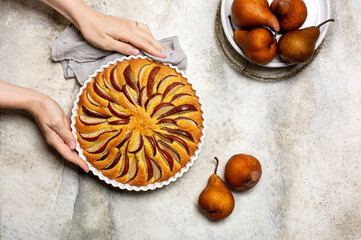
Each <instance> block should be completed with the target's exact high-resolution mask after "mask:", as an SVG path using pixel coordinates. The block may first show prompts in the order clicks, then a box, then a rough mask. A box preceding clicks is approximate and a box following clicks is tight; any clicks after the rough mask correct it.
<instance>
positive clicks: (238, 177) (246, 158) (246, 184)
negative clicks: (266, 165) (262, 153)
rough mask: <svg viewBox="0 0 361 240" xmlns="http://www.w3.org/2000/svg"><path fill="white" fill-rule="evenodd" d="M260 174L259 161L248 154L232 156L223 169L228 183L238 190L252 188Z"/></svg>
mask: <svg viewBox="0 0 361 240" xmlns="http://www.w3.org/2000/svg"><path fill="white" fill-rule="evenodd" d="M261 175H262V167H261V164H260V162H259V161H258V160H257V158H255V157H253V156H251V155H248V154H236V155H234V156H232V157H231V158H230V159H229V160H228V162H227V164H226V167H225V169H224V178H225V180H226V182H227V183H228V185H229V186H231V187H233V188H234V189H236V190H240V191H245V190H248V189H251V188H253V187H254V186H255V185H256V184H257V183H258V182H259V180H260V179H261Z"/></svg>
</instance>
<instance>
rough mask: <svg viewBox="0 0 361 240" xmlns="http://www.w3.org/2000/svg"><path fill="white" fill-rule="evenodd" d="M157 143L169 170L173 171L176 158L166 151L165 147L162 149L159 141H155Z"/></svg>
mask: <svg viewBox="0 0 361 240" xmlns="http://www.w3.org/2000/svg"><path fill="white" fill-rule="evenodd" d="M155 145H156V147H157V149H158V151H159V153H160V155H161V156H162V158H163V160H164V162H165V163H166V164H167V165H168V167H169V170H170V171H173V166H174V160H173V158H172V155H170V154H169V153H168V152H167V151H165V150H164V149H162V148H161V147H160V146H159V144H158V142H157V141H155Z"/></svg>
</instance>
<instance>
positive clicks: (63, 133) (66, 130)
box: [49, 116, 76, 150]
mask: <svg viewBox="0 0 361 240" xmlns="http://www.w3.org/2000/svg"><path fill="white" fill-rule="evenodd" d="M64 118H66V119H67V117H66V116H64ZM66 119H64V124H62V123H61V122H59V123H57V124H52V125H51V126H49V127H50V128H51V129H52V130H53V131H54V132H55V133H57V134H58V135H59V136H60V138H61V139H62V140H63V141H64V142H65V143H66V145H68V147H69V148H70V149H71V150H74V149H75V148H76V143H75V138H74V135H73V133H72V132H71V131H70V122H69V120H66Z"/></svg>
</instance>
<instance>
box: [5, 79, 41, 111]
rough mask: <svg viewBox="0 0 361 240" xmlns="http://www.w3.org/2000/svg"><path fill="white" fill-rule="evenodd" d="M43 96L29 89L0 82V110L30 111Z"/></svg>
mask: <svg viewBox="0 0 361 240" xmlns="http://www.w3.org/2000/svg"><path fill="white" fill-rule="evenodd" d="M43 96H44V95H43V94H42V93H39V92H37V91H35V90H32V89H29V88H23V87H19V86H15V85H13V84H10V83H8V82H5V81H3V80H0V108H14V109H24V110H27V111H32V110H33V107H35V106H34V105H36V104H37V103H38V102H39V101H41V98H43Z"/></svg>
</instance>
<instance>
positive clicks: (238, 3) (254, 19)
mask: <svg viewBox="0 0 361 240" xmlns="http://www.w3.org/2000/svg"><path fill="white" fill-rule="evenodd" d="M232 17H233V20H234V22H235V23H236V24H237V25H238V26H240V27H241V28H254V27H263V26H266V27H269V28H270V29H272V30H273V31H275V32H278V31H279V30H280V25H279V23H278V20H277V18H276V16H275V15H274V14H273V13H272V12H271V11H270V9H269V5H268V1H267V0H234V1H233V3H232Z"/></svg>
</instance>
